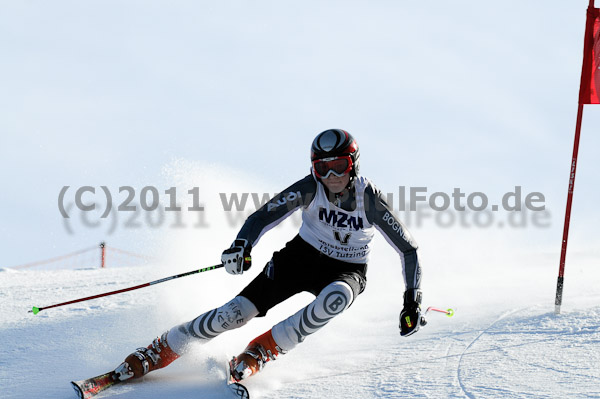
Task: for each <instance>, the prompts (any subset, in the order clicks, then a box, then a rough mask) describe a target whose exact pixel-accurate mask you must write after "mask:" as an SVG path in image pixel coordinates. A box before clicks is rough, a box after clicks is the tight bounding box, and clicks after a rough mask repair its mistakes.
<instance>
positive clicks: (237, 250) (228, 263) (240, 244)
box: [221, 239, 252, 274]
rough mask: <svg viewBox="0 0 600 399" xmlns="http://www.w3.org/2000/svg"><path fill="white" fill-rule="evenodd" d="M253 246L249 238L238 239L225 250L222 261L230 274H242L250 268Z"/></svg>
mask: <svg viewBox="0 0 600 399" xmlns="http://www.w3.org/2000/svg"><path fill="white" fill-rule="evenodd" d="M251 250H252V246H251V245H250V243H249V242H248V240H244V239H237V240H235V241H234V242H233V244H231V247H230V248H227V249H226V250H225V251H223V254H222V255H221V263H223V266H225V270H227V273H229V274H242V273H243V272H245V271H246V270H248V269H250V266H251V265H252V258H251V257H250V251H251Z"/></svg>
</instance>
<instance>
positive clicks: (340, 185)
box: [321, 173, 350, 194]
mask: <svg viewBox="0 0 600 399" xmlns="http://www.w3.org/2000/svg"><path fill="white" fill-rule="evenodd" d="M321 181H322V182H323V184H325V187H327V189H328V190H329V192H332V193H335V194H337V193H341V192H342V191H343V190H344V188H346V186H347V185H348V183H349V182H350V173H346V174H345V175H344V176H342V177H338V176H336V175H334V174H333V173H332V174H330V175H329V177H326V178H325V179H321Z"/></svg>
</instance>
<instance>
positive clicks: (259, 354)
mask: <svg viewBox="0 0 600 399" xmlns="http://www.w3.org/2000/svg"><path fill="white" fill-rule="evenodd" d="M284 353H285V352H284V351H283V350H282V349H281V348H280V347H279V346H278V345H277V343H275V340H274V339H273V335H271V330H269V331H267V332H266V333H264V334H263V335H261V336H259V337H257V338H255V339H253V340H252V341H251V342H250V343H249V344H248V346H247V347H246V349H245V350H244V352H242V353H241V354H239V355H238V356H236V357H234V358H233V359H231V361H230V362H229V369H230V372H231V377H232V378H233V380H235V382H240V381H241V380H244V379H246V378H248V377H250V376H252V375H254V374H256V373H258V372H259V371H260V370H262V369H263V367H264V366H265V364H267V363H268V362H270V361H271V360H276V359H277V357H278V356H279V355H280V354H284Z"/></svg>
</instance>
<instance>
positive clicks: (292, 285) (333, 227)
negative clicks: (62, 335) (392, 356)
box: [115, 129, 421, 382]
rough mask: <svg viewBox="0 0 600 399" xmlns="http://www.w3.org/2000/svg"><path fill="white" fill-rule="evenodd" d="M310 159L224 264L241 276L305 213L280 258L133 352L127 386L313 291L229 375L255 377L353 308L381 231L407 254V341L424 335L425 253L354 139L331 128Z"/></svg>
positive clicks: (121, 369) (247, 228)
mask: <svg viewBox="0 0 600 399" xmlns="http://www.w3.org/2000/svg"><path fill="white" fill-rule="evenodd" d="M311 161H312V169H311V174H310V175H308V176H306V177H305V178H303V179H301V180H299V181H297V182H296V183H294V184H292V185H291V186H290V187H288V188H287V189H285V190H284V191H283V192H281V193H280V194H279V195H277V196H275V197H274V198H272V199H271V200H270V201H269V202H267V203H266V204H265V205H264V206H263V207H261V208H260V209H258V210H257V211H256V212H255V213H253V214H252V215H251V216H250V217H248V219H247V220H246V222H245V223H244V225H243V226H242V228H241V230H240V231H239V233H238V235H237V238H236V239H235V241H234V242H233V244H232V245H231V247H230V248H228V249H226V250H225V251H223V254H222V257H221V261H222V263H223V264H224V267H225V269H226V270H227V272H229V273H231V274H242V273H243V272H244V271H246V270H248V268H250V265H251V256H250V251H251V250H252V247H253V246H256V244H257V243H258V241H259V239H260V238H261V237H262V236H263V234H264V233H266V232H267V231H268V230H269V229H271V228H273V227H274V226H276V225H277V224H278V223H279V222H281V221H282V220H283V219H285V218H286V217H288V216H289V215H290V214H291V213H292V212H293V211H295V210H296V209H298V208H302V226H301V227H300V231H299V233H298V235H296V236H295V237H294V238H293V239H292V240H291V241H289V242H288V243H287V244H286V245H285V247H284V248H283V249H281V250H280V251H276V252H275V253H273V257H272V258H271V260H270V261H269V262H268V263H267V264H266V266H265V267H264V269H263V271H262V273H260V274H259V275H258V276H257V277H256V278H255V279H254V280H253V281H252V282H250V284H248V286H246V288H244V289H243V290H242V291H241V292H240V293H239V294H238V295H236V296H235V297H234V298H233V299H232V300H231V301H229V302H227V303H226V304H224V305H223V306H221V307H218V308H216V309H212V310H209V311H208V312H205V313H203V314H201V315H200V316H198V317H197V318H195V319H193V320H191V321H189V322H186V323H183V324H181V325H178V326H175V327H174V328H172V329H171V330H169V331H167V332H165V333H164V334H162V336H161V337H158V338H156V339H155V340H154V341H153V342H152V344H150V345H149V346H148V347H147V348H139V349H137V350H136V351H135V352H134V353H132V354H131V355H129V356H128V357H127V358H126V359H125V361H124V362H123V363H121V365H119V366H118V367H117V368H116V369H115V372H116V375H117V377H118V378H119V379H120V380H121V381H123V380H127V379H130V378H137V377H140V376H142V375H144V374H146V373H148V372H150V371H153V370H156V369H159V368H162V367H165V366H167V365H168V364H169V363H171V362H172V361H173V360H175V359H177V358H178V357H179V356H181V355H183V354H184V353H185V352H186V347H187V346H188V345H189V344H191V343H192V342H202V343H205V342H207V341H210V340H211V339H213V338H216V337H217V336H218V335H219V334H221V333H224V332H226V331H229V330H233V329H235V328H239V327H242V326H243V325H245V324H246V323H247V322H248V321H250V320H251V319H252V318H254V317H256V316H258V317H261V316H265V315H266V313H267V311H268V310H269V309H271V308H272V307H274V306H275V305H277V304H279V303H281V302H283V301H285V300H286V299H288V298H290V297H291V296H293V295H295V294H297V293H299V292H302V291H306V292H310V293H312V294H314V295H315V299H314V301H312V302H311V303H310V304H308V305H307V306H306V307H305V308H303V309H300V310H299V311H298V312H297V313H295V314H293V315H291V316H290V317H288V318H287V319H285V320H283V321H280V322H279V323H277V324H275V325H274V326H273V327H272V328H271V330H269V331H267V332H265V333H264V334H262V335H260V336H259V337H257V338H255V339H254V340H252V341H251V342H250V343H249V344H248V346H247V347H246V349H245V350H244V351H243V352H242V353H241V354H240V355H238V356H237V357H234V358H233V359H232V360H231V362H230V365H229V366H230V372H231V376H232V377H233V378H234V379H235V380H236V381H238V382H239V381H241V380H243V379H245V378H248V377H249V376H251V375H253V374H255V373H257V372H258V371H260V370H261V369H262V368H263V367H264V366H265V364H266V363H268V362H270V361H273V360H275V359H276V358H277V357H278V356H279V355H281V354H284V353H286V352H288V351H290V350H292V349H294V348H295V347H296V346H297V345H298V344H300V343H301V342H303V341H304V339H305V338H306V337H308V336H309V335H311V334H313V333H316V332H317V331H319V330H320V329H321V328H322V327H324V326H325V325H326V324H327V323H328V322H329V321H331V320H332V319H333V318H334V317H336V316H338V315H339V314H341V313H342V312H343V311H344V310H346V309H348V308H349V307H350V305H351V304H352V302H353V301H354V300H355V299H356V297H357V296H358V295H359V294H360V293H361V292H362V291H363V290H364V289H365V284H366V273H367V262H368V260H369V252H370V250H371V241H372V239H373V235H374V230H375V228H377V229H378V230H379V231H380V232H381V233H382V234H383V235H384V237H385V238H386V240H387V241H388V242H389V243H390V245H392V247H393V248H394V249H396V251H397V252H398V253H399V255H400V260H401V264H402V268H403V274H404V280H405V286H406V290H405V292H404V307H403V309H402V311H401V313H400V334H401V335H402V336H409V335H411V334H414V333H415V332H417V331H418V329H419V326H420V324H421V309H420V303H421V291H420V282H421V281H420V280H421V269H420V266H419V260H418V258H417V246H416V244H415V242H414V241H413V240H412V239H411V236H410V235H409V233H408V231H407V230H406V228H405V227H404V226H403V225H402V223H400V221H398V220H397V219H396V218H395V217H394V215H393V214H392V211H391V210H390V208H389V206H388V205H387V203H386V201H385V199H384V198H383V196H382V195H381V193H380V192H379V191H378V190H377V188H376V187H375V186H374V185H373V184H372V183H371V182H370V181H369V180H368V179H366V178H364V177H362V176H361V175H360V174H359V149H358V144H357V142H356V140H355V139H354V138H353V137H352V136H351V135H350V134H349V133H348V132H346V131H344V130H340V129H331V130H326V131H324V132H322V133H320V134H319V135H318V136H317V137H316V138H315V139H314V141H313V144H312V148H311Z"/></svg>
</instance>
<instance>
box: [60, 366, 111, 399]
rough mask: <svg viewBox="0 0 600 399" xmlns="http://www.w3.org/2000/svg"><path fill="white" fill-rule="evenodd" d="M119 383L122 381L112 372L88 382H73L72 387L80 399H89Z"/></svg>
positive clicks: (90, 379)
mask: <svg viewBox="0 0 600 399" xmlns="http://www.w3.org/2000/svg"><path fill="white" fill-rule="evenodd" d="M119 382H121V381H120V380H119V379H118V378H117V376H116V374H115V372H114V371H110V372H108V373H106V374H101V375H99V376H96V377H92V378H88V379H87V380H81V381H71V385H72V386H73V389H74V390H75V392H76V393H77V396H78V397H79V399H89V398H91V397H93V396H96V395H97V394H98V393H100V392H102V391H104V390H105V389H106V388H108V387H110V386H113V385H115V384H117V383H119Z"/></svg>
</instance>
